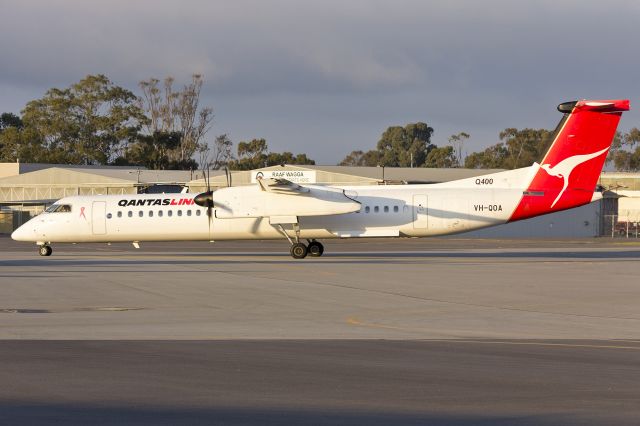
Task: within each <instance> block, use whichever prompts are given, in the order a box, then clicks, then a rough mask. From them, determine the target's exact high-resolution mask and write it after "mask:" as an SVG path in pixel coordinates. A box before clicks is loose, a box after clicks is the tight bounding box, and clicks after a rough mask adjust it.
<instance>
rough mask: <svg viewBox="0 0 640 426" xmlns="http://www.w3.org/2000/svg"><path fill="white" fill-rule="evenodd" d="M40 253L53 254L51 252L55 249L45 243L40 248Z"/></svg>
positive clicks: (41, 254)
mask: <svg viewBox="0 0 640 426" xmlns="http://www.w3.org/2000/svg"><path fill="white" fill-rule="evenodd" d="M38 253H40V256H51V253H53V249H52V248H51V246H48V245H46V244H43V245H41V246H40V247H39V248H38Z"/></svg>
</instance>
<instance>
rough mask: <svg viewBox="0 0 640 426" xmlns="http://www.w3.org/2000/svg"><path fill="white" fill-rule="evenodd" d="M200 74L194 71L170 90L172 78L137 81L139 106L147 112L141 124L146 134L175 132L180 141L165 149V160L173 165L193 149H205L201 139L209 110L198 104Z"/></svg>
mask: <svg viewBox="0 0 640 426" xmlns="http://www.w3.org/2000/svg"><path fill="white" fill-rule="evenodd" d="M203 82H204V79H203V77H202V76H201V75H200V74H194V75H193V76H192V79H191V82H190V83H189V84H187V85H185V86H184V87H183V88H182V90H181V91H175V90H174V89H173V83H174V78H173V77H167V78H165V79H164V82H163V87H162V89H161V88H160V87H159V83H160V80H158V79H156V78H150V79H149V80H146V81H142V82H140V89H141V90H142V98H140V102H139V105H140V107H141V108H142V109H143V110H144V111H145V112H146V113H147V114H148V116H149V121H148V122H147V124H146V126H145V131H146V133H148V134H151V135H152V134H155V133H157V132H168V133H175V132H177V133H179V134H180V135H181V137H180V143H179V144H178V146H176V147H175V148H173V149H171V150H170V151H169V152H168V156H169V159H170V160H171V161H172V162H173V163H175V164H177V163H184V162H188V160H189V159H191V158H192V157H193V155H194V154H195V153H196V152H201V151H203V150H206V148H205V147H203V146H202V145H203V144H205V143H204V141H203V139H204V137H205V135H206V134H207V132H208V131H209V129H210V128H211V121H212V120H213V109H212V108H209V107H204V108H201V107H200V92H201V90H202V84H203Z"/></svg>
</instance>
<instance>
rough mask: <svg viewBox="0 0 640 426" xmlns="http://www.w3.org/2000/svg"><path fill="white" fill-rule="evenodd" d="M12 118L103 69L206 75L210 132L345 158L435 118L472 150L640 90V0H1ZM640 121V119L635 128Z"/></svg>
mask: <svg viewBox="0 0 640 426" xmlns="http://www.w3.org/2000/svg"><path fill="white" fill-rule="evenodd" d="M0 10H1V11H2V25H0V54H1V55H2V56H1V60H0V112H6V111H9V112H15V113H19V112H20V110H21V109H22V108H23V107H24V105H25V104H26V102H28V101H29V100H31V99H36V98H39V97H41V96H43V95H44V93H45V91H46V90H47V89H49V88H51V87H67V86H69V85H70V84H72V83H74V82H76V81H78V80H80V79H81V78H83V77H84V76H85V75H87V74H97V73H102V74H105V75H107V76H108V77H109V78H110V79H111V80H112V81H114V83H116V84H118V85H120V86H124V87H126V88H128V89H130V90H133V91H134V92H136V93H139V91H138V87H137V83H138V82H139V81H140V80H143V79H148V78H149V77H152V76H153V77H157V78H164V77H165V76H167V75H172V76H174V77H175V78H176V82H177V83H180V84H183V83H186V82H187V81H188V80H189V79H190V76H191V74H193V73H195V72H197V73H201V74H203V75H204V78H205V85H204V87H203V98H202V104H203V105H206V106H212V107H213V108H214V113H215V123H214V127H213V129H212V133H211V136H212V137H213V136H214V135H216V134H220V133H227V134H229V136H230V137H231V139H232V140H233V141H234V142H236V143H237V142H239V141H241V140H248V139H252V138H255V137H264V138H266V139H267V142H268V144H269V147H270V148H271V150H272V151H285V150H287V151H293V152H295V153H298V152H306V153H308V154H309V155H310V156H311V157H312V158H314V159H315V160H316V161H317V162H318V163H319V164H336V163H337V162H338V161H340V160H341V159H342V158H343V157H344V156H345V155H346V154H347V153H348V152H350V151H351V150H353V149H363V150H366V149H370V148H373V147H374V146H375V143H376V142H377V140H378V139H379V137H380V134H381V133H382V131H383V130H384V129H386V128H387V127H388V126H390V125H404V124H406V123H409V122H415V121H425V122H427V123H428V124H429V125H430V126H432V127H433V128H434V129H435V133H434V136H433V142H434V143H436V144H438V145H442V144H445V143H446V141H447V137H448V136H449V135H451V134H453V133H457V132H460V131H466V132H467V133H470V134H471V140H470V143H469V145H468V149H469V150H470V151H473V150H478V149H481V148H484V147H487V146H489V145H491V144H494V143H496V142H498V133H499V132H500V130H502V129H504V128H507V127H518V128H523V127H534V128H540V127H544V128H553V127H554V126H555V124H556V123H557V121H558V120H559V118H560V116H559V113H558V112H557V111H556V110H555V107H556V105H557V104H558V103H560V102H563V101H568V100H575V99H579V98H598V99H600V98H605V99H606V98H629V99H631V101H632V108H633V107H634V106H637V107H639V108H640V103H638V102H637V100H638V98H639V95H640V82H639V79H638V76H639V75H640V54H639V53H640V52H639V50H640V48H639V47H638V46H639V40H640V34H639V33H638V30H639V28H638V25H639V23H640V2H639V1H631V0H630V1H612V0H608V1H606V2H604V1H587V0H581V1H571V0H564V1H557V0H554V1H528V2H525V1H472V0H470V1H451V0H447V1H398V0H393V1H391V0H388V1H373V0H370V1H355V0H341V1H334V0H319V1H300V0H298V1H293V0H292V1H265V0H262V1H261V0H255V1H243V0H233V1H231V0H229V1H190V0H180V1H175V0H174V1H158V0H155V1H151V0H149V1H135V0H127V1H121V0H108V1H88V0H74V1H71V0H69V1H48V0H42V1H25V0H22V1H20V2H18V1H15V0H6V1H5V0H0ZM636 126H640V113H638V112H637V111H632V112H630V113H628V114H626V115H625V117H624V118H623V121H622V124H621V128H622V129H623V130H626V129H628V128H631V127H636Z"/></svg>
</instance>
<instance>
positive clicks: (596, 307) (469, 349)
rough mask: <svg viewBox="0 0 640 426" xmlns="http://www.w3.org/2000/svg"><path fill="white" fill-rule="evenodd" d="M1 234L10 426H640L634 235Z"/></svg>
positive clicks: (1, 405) (3, 392) (3, 391)
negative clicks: (98, 238)
mask: <svg viewBox="0 0 640 426" xmlns="http://www.w3.org/2000/svg"><path fill="white" fill-rule="evenodd" d="M325 247H326V253H325V255H324V256H323V257H322V258H308V259H304V260H293V259H291V258H290V257H289V255H288V250H287V245H286V243H284V242H279V241H273V242H235V243H231V242H221V243H214V244H210V243H155V244H142V249H140V250H135V249H134V248H133V247H131V246H130V245H124V244H114V245H111V246H106V245H55V246H54V254H53V256H51V257H49V258H42V257H40V256H38V255H37V253H36V251H35V247H34V246H32V245H25V244H19V243H15V242H13V241H11V240H9V239H7V238H0V339H4V340H3V341H1V342H0V383H3V384H4V386H2V387H1V388H0V424H19V423H24V424H51V423H55V422H57V423H61V424H78V425H80V424H87V423H93V424H98V425H99V424H116V423H117V424H149V425H152V424H153V425H155V424H234V425H236V424H238V425H240V424H242V425H245V424H348V425H361V424H412V425H413V424H449V425H458V424H460V425H462V424H464V425H471V424H474V425H475V424H594V425H595V424H637V419H638V418H640V284H638V282H639V280H638V278H637V276H638V271H639V265H640V244H638V243H637V242H634V241H628V240H608V239H586V240H559V241H548V240H514V241H502V240H471V239H464V238H454V239H431V240H428V239H424V240H354V241H348V240H345V241H327V242H325Z"/></svg>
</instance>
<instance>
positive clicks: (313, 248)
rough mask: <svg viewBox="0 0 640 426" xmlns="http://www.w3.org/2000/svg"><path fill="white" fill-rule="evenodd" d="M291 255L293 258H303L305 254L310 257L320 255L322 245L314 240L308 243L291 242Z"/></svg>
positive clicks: (322, 248) (322, 251) (322, 249)
mask: <svg viewBox="0 0 640 426" xmlns="http://www.w3.org/2000/svg"><path fill="white" fill-rule="evenodd" d="M289 252H290V253H291V257H293V258H294V259H304V258H305V257H307V255H309V256H311V257H320V256H322V253H324V246H323V245H322V243H320V242H319V241H316V240H311V241H309V245H304V243H301V242H297V243H292V244H291V250H290V251H289Z"/></svg>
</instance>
